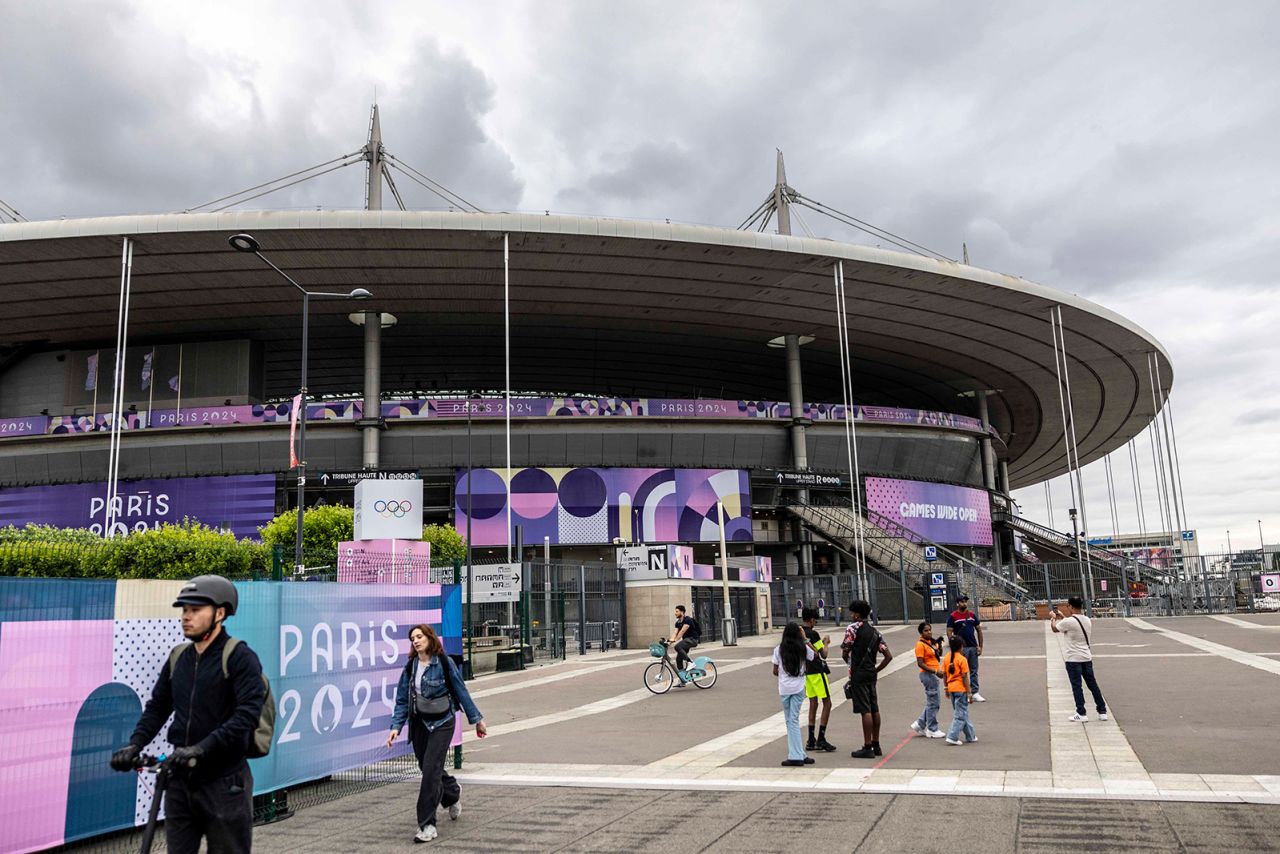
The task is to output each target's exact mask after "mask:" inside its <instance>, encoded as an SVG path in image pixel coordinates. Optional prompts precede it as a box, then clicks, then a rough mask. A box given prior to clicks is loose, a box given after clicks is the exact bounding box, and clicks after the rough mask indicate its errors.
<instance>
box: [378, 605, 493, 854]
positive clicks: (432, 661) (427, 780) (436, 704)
mask: <svg viewBox="0 0 1280 854" xmlns="http://www.w3.org/2000/svg"><path fill="white" fill-rule="evenodd" d="M409 644H410V646H412V647H413V649H412V650H411V652H410V654H409V661H408V662H407V663H406V664H405V666H404V670H403V671H402V672H401V673H400V684H399V685H398V686H397V687H396V708H395V711H394V712H393V713H392V715H391V734H390V735H388V736H387V747H390V746H391V745H392V744H393V743H394V742H395V740H396V738H397V737H398V736H399V735H400V730H401V729H402V728H403V727H404V725H405V721H406V720H407V721H408V723H409V741H410V743H412V744H413V755H414V756H415V757H417V760H418V767H419V768H421V769H422V787H421V788H420V789H418V833H417V834H416V835H415V836H414V837H413V841H414V842H430V841H431V840H433V839H435V838H436V836H437V835H438V834H437V833H436V808H437V807H441V806H443V807H445V808H446V809H448V810H449V818H450V819H452V820H456V819H457V818H458V816H459V815H461V814H462V805H461V804H460V803H459V802H458V799H459V798H460V797H461V796H462V793H461V789H460V787H459V786H458V781H457V780H456V779H455V778H454V777H453V776H452V775H450V774H449V772H448V771H446V770H445V769H444V762H445V758H446V757H447V756H448V754H449V745H450V743H451V742H452V741H453V729H454V725H455V713H456V712H457V711H458V710H459V709H461V710H462V711H463V712H465V713H466V715H467V721H468V722H469V723H472V724H475V727H476V737H477V738H484V737H485V733H486V731H485V726H484V718H483V717H482V716H481V714H480V710H479V709H477V708H476V704H475V703H473V702H472V701H471V694H469V693H468V692H467V686H466V683H465V682H463V681H462V675H461V674H460V673H458V668H457V666H456V665H455V664H454V663H453V659H451V658H449V656H448V655H446V654H445V651H444V645H443V644H441V643H440V638H438V637H437V636H436V633H435V630H434V629H432V628H431V627H430V626H427V625H420V626H414V627H413V628H412V629H410V630H409Z"/></svg>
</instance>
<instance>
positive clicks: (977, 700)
mask: <svg viewBox="0 0 1280 854" xmlns="http://www.w3.org/2000/svg"><path fill="white" fill-rule="evenodd" d="M973 701H974V702H975V703H985V702H986V701H987V698H986V697H984V696H982V695H981V694H979V693H978V692H977V691H974V692H973Z"/></svg>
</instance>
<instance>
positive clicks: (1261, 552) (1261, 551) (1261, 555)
mask: <svg viewBox="0 0 1280 854" xmlns="http://www.w3.org/2000/svg"><path fill="white" fill-rule="evenodd" d="M1266 571H1267V541H1266V540H1264V539H1262V520H1261V519H1259V520H1258V572H1266Z"/></svg>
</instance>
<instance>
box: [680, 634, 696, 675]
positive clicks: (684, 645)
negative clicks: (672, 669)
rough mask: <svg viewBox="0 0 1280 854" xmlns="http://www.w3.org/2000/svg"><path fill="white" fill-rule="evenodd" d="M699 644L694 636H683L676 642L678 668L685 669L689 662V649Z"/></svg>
mask: <svg viewBox="0 0 1280 854" xmlns="http://www.w3.org/2000/svg"><path fill="white" fill-rule="evenodd" d="M697 645H698V642H697V641H696V640H693V639H692V638H682V639H681V640H679V641H677V642H676V646H675V650H676V669H677V670H684V666H685V665H686V664H688V663H689V650H691V649H693V648H694V647H695V646H697Z"/></svg>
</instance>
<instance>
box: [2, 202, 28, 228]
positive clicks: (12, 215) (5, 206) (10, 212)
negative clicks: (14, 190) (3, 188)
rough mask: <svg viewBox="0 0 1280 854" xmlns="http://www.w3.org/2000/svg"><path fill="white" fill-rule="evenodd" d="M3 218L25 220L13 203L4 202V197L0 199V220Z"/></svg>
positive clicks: (17, 220) (16, 220)
mask: <svg viewBox="0 0 1280 854" xmlns="http://www.w3.org/2000/svg"><path fill="white" fill-rule="evenodd" d="M4 218H8V219H11V220H13V221H14V222H26V221H27V218H26V217H25V216H23V215H22V214H20V213H18V209H17V208H15V207H14V206H13V205H11V204H9V203H8V202H6V201H5V200H4V199H0V220H2V219H4Z"/></svg>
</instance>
